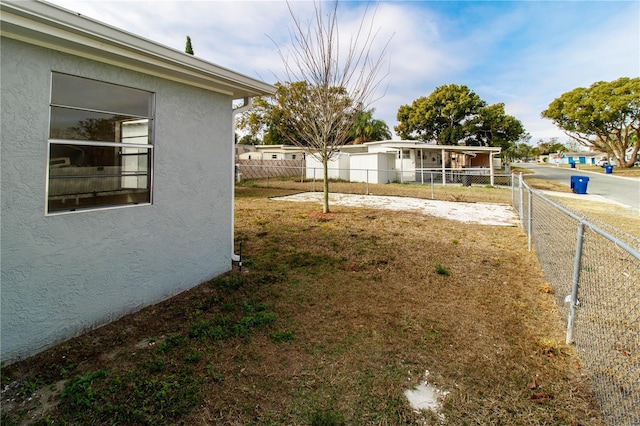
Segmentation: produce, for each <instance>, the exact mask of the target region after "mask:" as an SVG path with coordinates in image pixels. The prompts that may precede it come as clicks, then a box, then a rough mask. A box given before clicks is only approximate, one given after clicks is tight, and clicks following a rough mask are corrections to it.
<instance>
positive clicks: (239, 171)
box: [236, 160, 512, 188]
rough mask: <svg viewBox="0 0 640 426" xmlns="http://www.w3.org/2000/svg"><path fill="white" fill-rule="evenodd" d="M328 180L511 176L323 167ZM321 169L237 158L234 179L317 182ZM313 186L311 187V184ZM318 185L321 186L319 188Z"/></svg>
mask: <svg viewBox="0 0 640 426" xmlns="http://www.w3.org/2000/svg"><path fill="white" fill-rule="evenodd" d="M327 174H328V176H329V179H332V180H338V181H345V182H356V183H363V184H365V185H369V184H387V183H391V182H398V183H413V184H421V185H431V186H433V185H455V184H457V185H461V186H472V185H480V186H502V187H505V186H506V187H508V186H511V185H512V180H511V177H510V176H509V175H508V174H504V173H503V172H502V171H496V172H495V173H494V174H493V175H491V174H490V173H489V169H487V168H475V169H445V170H444V171H443V170H442V169H417V170H412V171H403V170H397V169H393V170H383V169H356V168H350V169H346V168H333V167H329V168H328V170H327ZM323 177H324V171H323V169H322V168H314V167H305V165H304V164H302V163H299V162H297V160H293V161H291V160H283V161H280V160H240V161H238V162H237V163H236V180H237V181H243V180H262V181H265V185H266V186H269V182H270V181H271V180H278V179H280V180H283V179H285V180H286V179H290V180H294V181H297V182H311V183H315V182H321V181H322V180H323ZM314 187H315V186H314ZM319 188H321V187H319Z"/></svg>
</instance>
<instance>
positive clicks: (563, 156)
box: [547, 151, 607, 165]
mask: <svg viewBox="0 0 640 426" xmlns="http://www.w3.org/2000/svg"><path fill="white" fill-rule="evenodd" d="M604 159H607V155H606V154H603V153H602V152H596V151H578V152H554V153H550V154H549V156H548V157H547V163H549V164H571V163H576V164H590V165H595V164H597V163H598V160H604Z"/></svg>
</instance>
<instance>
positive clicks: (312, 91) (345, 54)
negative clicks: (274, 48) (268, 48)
mask: <svg viewBox="0 0 640 426" xmlns="http://www.w3.org/2000/svg"><path fill="white" fill-rule="evenodd" d="M324 4H327V3H324V2H322V1H314V16H313V18H312V19H311V20H310V21H305V22H302V21H301V19H300V18H297V17H296V16H295V14H294V12H293V10H292V9H291V3H289V2H287V5H288V7H289V12H290V15H291V17H292V19H293V28H292V30H291V32H290V34H291V48H290V49H289V50H288V51H287V52H283V51H282V50H280V49H278V51H279V54H280V57H281V58H282V61H283V65H284V72H285V74H286V78H284V79H279V80H281V81H282V80H284V81H289V82H291V81H299V82H305V89H306V90H305V92H304V95H305V96H306V98H305V99H304V101H305V102H304V103H300V102H291V103H284V104H281V106H282V110H281V111H282V113H283V114H285V115H284V117H283V119H284V120H285V121H286V123H287V124H288V125H290V126H291V127H292V129H293V130H294V131H293V132H291V133H286V134H284V135H283V136H285V137H286V138H287V139H288V140H289V141H290V142H292V143H294V144H296V145H300V146H304V147H306V148H307V150H308V153H309V154H310V155H313V156H314V157H315V158H317V159H318V160H319V161H320V162H321V163H322V165H323V169H324V174H323V176H324V183H323V195H324V196H323V211H324V212H325V213H327V212H329V180H328V163H329V161H330V160H331V159H332V158H333V157H334V156H335V155H336V154H337V153H338V152H339V150H340V147H341V146H342V145H344V144H345V143H346V142H347V140H348V138H349V133H350V131H351V128H352V127H353V123H354V122H355V120H356V118H357V117H358V114H359V113H360V112H361V111H362V110H364V109H366V108H367V106H368V105H369V104H370V103H371V102H372V98H373V95H374V94H375V93H376V91H377V89H378V87H379V85H380V83H381V82H382V80H383V78H384V76H382V77H380V69H381V67H382V65H383V63H384V59H385V57H386V55H385V51H386V45H385V46H384V48H383V49H382V51H381V52H380V54H379V55H378V56H374V54H373V45H374V41H375V39H376V35H377V32H376V31H374V30H373V28H372V26H373V19H371V20H370V21H369V22H367V15H368V13H367V12H368V9H367V11H365V13H364V15H363V17H362V20H361V21H360V25H359V26H358V30H356V31H355V32H354V33H353V34H352V36H351V38H349V39H348V40H346V43H341V41H343V39H342V38H341V34H340V32H339V31H338V1H337V0H334V1H333V2H332V3H329V4H331V6H330V9H329V10H328V11H325V10H323V5H324ZM285 100H286V98H285Z"/></svg>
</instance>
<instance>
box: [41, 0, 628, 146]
mask: <svg viewBox="0 0 640 426" xmlns="http://www.w3.org/2000/svg"><path fill="white" fill-rule="evenodd" d="M51 3H54V4H57V5H59V6H62V7H64V8H66V9H70V10H72V11H74V12H78V13H81V14H83V15H85V16H88V17H90V18H93V19H97V20H99V21H102V22H105V23H107V24H110V25H113V26H115V27H118V28H121V29H123V30H126V31H128V32H131V33H133V34H136V35H139V36H142V37H145V38H148V39H150V40H153V41H156V42H158V43H161V44H164V45H166V46H169V47H172V48H175V49H178V50H181V51H184V47H185V40H186V36H187V35H189V36H190V37H191V40H192V43H193V49H194V51H195V55H196V56H198V57H200V58H202V59H205V60H207V61H210V62H213V63H215V64H217V65H220V66H223V67H226V68H230V69H233V70H234V71H238V72H241V73H243V74H246V75H248V76H251V77H255V78H260V79H262V80H264V81H266V82H268V83H274V82H276V81H277V80H278V79H279V78H280V79H282V78H283V73H282V61H281V59H280V56H279V54H278V50H277V47H279V48H281V49H284V50H286V48H287V46H288V44H289V42H290V38H289V32H288V31H289V28H290V26H291V23H292V19H291V16H290V14H289V11H288V9H287V5H286V3H285V2H284V1H211V0H201V1H179V0H168V1H131V0H129V1H101V0H91V1H88V0H51ZM365 6H366V3H365V2H363V1H349V2H346V1H345V2H342V3H341V11H340V19H341V23H340V29H341V31H342V32H343V33H344V34H346V35H349V33H350V32H351V29H353V28H355V25H356V24H357V23H358V22H359V20H360V19H361V17H362V13H363V11H364V9H365ZM291 7H292V9H293V11H294V13H295V14H296V16H299V17H301V18H302V20H306V19H307V17H310V16H311V13H312V10H313V4H312V3H311V2H309V1H293V2H291ZM373 19H374V27H375V28H376V29H378V30H379V34H378V36H377V41H378V44H377V46H376V47H374V49H375V48H381V46H382V44H384V43H386V42H387V41H388V40H389V39H390V40H391V41H390V44H389V46H388V47H387V54H388V76H387V77H386V79H385V81H384V86H385V87H386V92H385V93H384V97H382V98H381V99H379V100H377V101H375V103H373V104H372V105H371V107H373V108H375V109H376V112H375V114H374V116H375V118H379V119H382V120H384V121H385V122H386V123H387V124H388V126H389V128H391V129H392V130H393V127H394V126H395V125H397V124H398V123H397V120H396V113H397V111H398V108H399V107H400V106H401V105H405V104H411V102H413V100H415V99H417V98H419V97H421V96H428V95H429V94H430V93H431V92H432V91H433V90H434V89H435V88H436V87H438V86H441V85H445V84H464V85H467V86H468V87H469V88H470V89H471V90H473V91H474V92H476V93H477V94H478V95H479V96H480V97H481V98H482V99H483V100H485V101H486V102H487V103H489V104H493V103H498V102H502V103H504V104H505V108H506V111H507V113H508V114H510V115H513V116H515V117H516V118H517V119H519V120H520V121H521V122H522V123H523V124H524V126H525V129H526V130H527V131H528V132H529V133H530V134H531V136H532V138H531V143H532V144H535V143H536V142H537V141H538V140H540V139H545V140H546V139H549V138H551V137H558V138H560V140H561V141H565V140H567V139H568V138H567V137H566V136H565V135H564V134H563V133H562V132H561V131H560V130H559V129H557V128H556V127H555V126H554V125H553V123H552V122H551V121H549V120H545V119H542V118H540V112H541V111H543V110H544V109H546V107H547V106H548V105H549V103H550V102H551V101H552V100H553V99H555V98H556V97H558V96H560V95H561V94H562V93H564V92H567V91H569V90H572V89H574V88H576V87H586V86H589V85H591V84H592V83H594V82H596V81H611V80H615V79H617V78H619V77H639V76H640V2H638V1H620V2H618V1H551V0H549V1H518V2H510V1H462V2H460V1H381V2H379V4H378V9H377V12H376V14H375V17H374V18H373ZM345 39H346V37H345ZM274 43H275V44H274ZM380 95H382V92H381V93H380Z"/></svg>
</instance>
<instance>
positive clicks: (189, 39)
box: [184, 36, 193, 55]
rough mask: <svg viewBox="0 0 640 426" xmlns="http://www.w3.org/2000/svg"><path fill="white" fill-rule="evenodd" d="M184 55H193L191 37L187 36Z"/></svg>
mask: <svg viewBox="0 0 640 426" xmlns="http://www.w3.org/2000/svg"><path fill="white" fill-rule="evenodd" d="M184 53H188V54H189V55H193V47H192V46H191V37H189V36H187V45H186V46H185V48H184Z"/></svg>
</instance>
